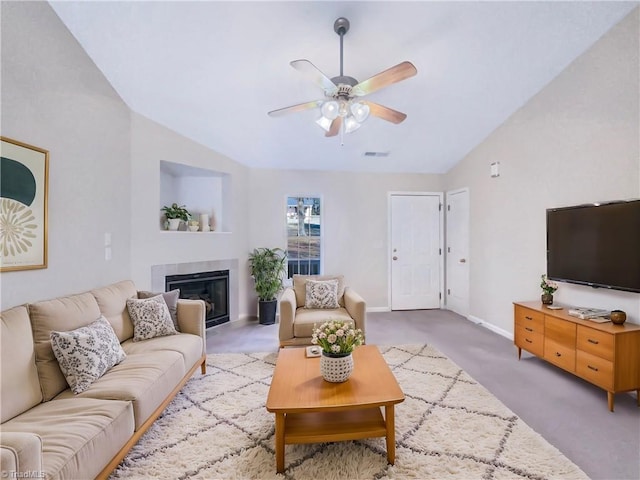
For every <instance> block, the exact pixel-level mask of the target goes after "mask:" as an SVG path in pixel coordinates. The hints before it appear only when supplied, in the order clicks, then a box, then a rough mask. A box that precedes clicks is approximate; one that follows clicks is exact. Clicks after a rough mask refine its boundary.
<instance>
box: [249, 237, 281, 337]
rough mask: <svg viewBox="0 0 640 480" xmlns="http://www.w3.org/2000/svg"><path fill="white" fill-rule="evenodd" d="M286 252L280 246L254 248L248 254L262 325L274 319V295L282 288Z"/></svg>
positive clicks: (275, 301) (276, 301)
mask: <svg viewBox="0 0 640 480" xmlns="http://www.w3.org/2000/svg"><path fill="white" fill-rule="evenodd" d="M286 261H287V252H285V251H284V250H282V249H281V248H256V249H254V250H253V252H251V253H250V254H249V268H250V269H251V276H252V277H253V278H254V280H255V289H256V293H257V294H258V318H259V320H260V323H261V324H262V325H270V324H272V323H275V321H276V307H277V305H278V300H277V298H276V296H277V295H278V293H279V292H280V290H282V278H283V276H284V274H285V263H286Z"/></svg>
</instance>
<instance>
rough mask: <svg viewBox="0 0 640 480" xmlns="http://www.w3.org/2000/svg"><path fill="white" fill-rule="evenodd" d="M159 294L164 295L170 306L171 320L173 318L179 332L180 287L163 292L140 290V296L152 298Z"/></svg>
mask: <svg viewBox="0 0 640 480" xmlns="http://www.w3.org/2000/svg"><path fill="white" fill-rule="evenodd" d="M157 295H162V298H164V301H165V303H166V304H167V307H168V308H169V313H170V314H171V320H173V326H174V327H175V329H176V330H177V331H178V332H179V331H180V326H179V325H178V299H179V298H180V289H179V288H176V289H175V290H171V291H170V292H162V293H153V292H147V291H144V290H142V291H139V292H138V298H151V297H155V296H157Z"/></svg>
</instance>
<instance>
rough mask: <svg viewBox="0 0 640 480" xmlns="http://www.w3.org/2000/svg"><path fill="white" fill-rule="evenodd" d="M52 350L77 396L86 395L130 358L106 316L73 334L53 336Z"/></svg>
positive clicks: (58, 333) (60, 333)
mask: <svg viewBox="0 0 640 480" xmlns="http://www.w3.org/2000/svg"><path fill="white" fill-rule="evenodd" d="M51 348H52V349H53V354H54V355H55V357H56V359H57V360H58V364H59V365H60V370H62V373H63V374H64V377H65V378H66V380H67V383H68V384H69V386H70V387H71V390H72V391H73V393H76V394H78V393H82V392H84V391H85V390H86V389H88V388H89V387H90V386H91V384H92V383H93V382H95V381H96V380H97V379H98V378H100V377H101V376H102V375H104V374H105V373H106V372H107V371H108V370H109V369H110V368H111V367H113V366H114V365H117V364H118V363H120V362H121V361H122V360H124V358H125V357H126V354H125V352H124V350H123V349H122V347H121V346H120V341H119V340H118V337H117V336H116V332H114V331H113V327H112V326H111V324H110V323H109V322H108V321H107V319H106V318H104V316H102V315H101V316H100V318H98V320H96V321H95V322H93V323H90V324H89V325H87V326H85V327H80V328H77V329H75V330H71V331H70V332H56V331H52V332H51Z"/></svg>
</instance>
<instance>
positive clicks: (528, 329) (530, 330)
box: [524, 327, 533, 332]
mask: <svg viewBox="0 0 640 480" xmlns="http://www.w3.org/2000/svg"><path fill="white" fill-rule="evenodd" d="M524 329H525V330H526V331H527V332H533V328H529V327H524Z"/></svg>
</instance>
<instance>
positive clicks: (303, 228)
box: [287, 197, 322, 278]
mask: <svg viewBox="0 0 640 480" xmlns="http://www.w3.org/2000/svg"><path fill="white" fill-rule="evenodd" d="M321 238H322V237H321V228H320V198H318V197H288V198H287V256H288V276H289V278H291V277H292V276H293V275H294V274H295V273H300V274H303V275H318V274H320V254H321V253H320V239H321Z"/></svg>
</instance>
